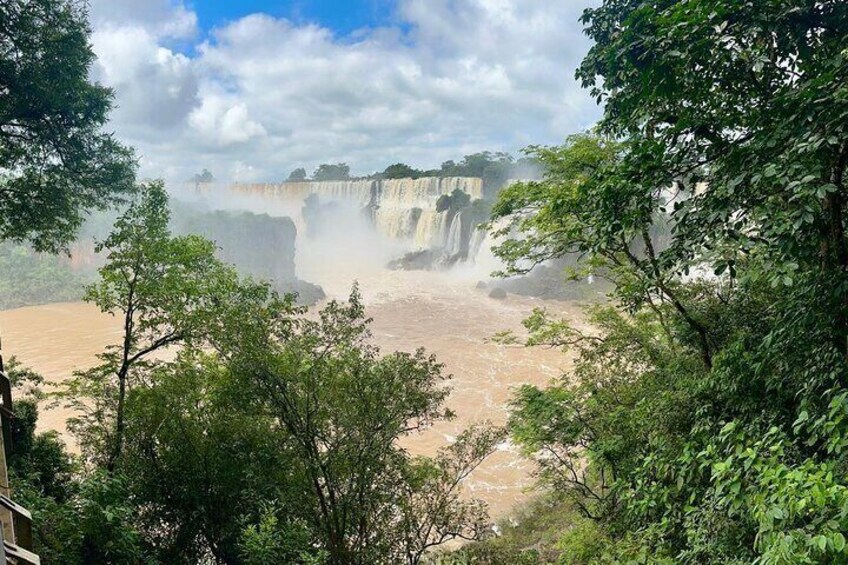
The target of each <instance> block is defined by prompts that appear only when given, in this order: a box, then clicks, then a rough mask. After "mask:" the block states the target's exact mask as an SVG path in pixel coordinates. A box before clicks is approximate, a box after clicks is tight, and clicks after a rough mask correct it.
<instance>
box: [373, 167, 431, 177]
mask: <svg viewBox="0 0 848 565" xmlns="http://www.w3.org/2000/svg"><path fill="white" fill-rule="evenodd" d="M425 174H426V173H425V171H421V170H419V169H415V168H413V167H410V166H409V165H407V164H406V163H395V164H394V165H389V166H388V167H386V169H385V170H384V171H383V172H382V173H378V176H379V177H380V178H383V179H417V178H420V177H423V176H424V175H425Z"/></svg>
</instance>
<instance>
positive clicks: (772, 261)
mask: <svg viewBox="0 0 848 565" xmlns="http://www.w3.org/2000/svg"><path fill="white" fill-rule="evenodd" d="M583 21H584V23H585V24H586V25H587V32H588V34H589V36H590V37H591V38H592V39H593V40H594V41H595V46H594V47H593V48H592V50H591V51H590V53H589V55H588V56H587V57H586V59H585V60H584V62H583V65H582V66H581V68H580V70H579V72H578V76H579V78H581V79H582V80H583V82H584V84H586V85H587V86H588V87H590V88H591V89H592V91H593V94H594V95H595V96H597V97H598V100H599V101H601V102H604V104H605V117H604V120H603V122H602V124H601V126H600V129H599V131H598V132H597V133H594V134H582V135H577V136H572V137H570V138H569V139H568V140H567V142H566V144H565V145H564V146H562V147H552V148H548V147H534V148H531V149H530V152H531V154H532V155H534V156H536V157H537V158H538V159H539V160H540V161H541V162H542V163H543V164H544V165H545V168H546V170H547V175H546V176H545V178H544V179H543V180H542V181H539V182H530V183H522V184H518V185H514V186H511V187H509V188H507V189H505V190H504V191H503V192H502V193H501V195H500V198H499V200H498V202H497V203H496V204H495V206H494V210H493V216H494V218H495V219H496V220H499V221H500V222H503V224H499V227H502V229H501V230H500V235H501V236H503V237H504V238H505V241H504V242H503V243H502V245H501V246H500V248H499V249H498V250H497V253H498V254H499V255H500V256H501V257H502V258H503V259H505V260H506V262H507V266H508V272H511V273H515V272H524V271H527V270H529V269H532V268H533V267H534V266H535V265H537V264H539V263H541V262H545V261H548V260H550V259H559V258H563V257H575V258H576V259H577V263H576V265H575V267H574V269H573V273H572V274H573V276H575V277H580V276H585V275H586V274H587V273H591V274H594V275H596V276H602V277H605V278H608V279H610V280H611V281H612V282H613V283H614V285H615V286H614V291H613V297H614V298H616V299H617V303H616V307H615V308H604V309H595V310H593V311H591V312H590V313H589V322H590V325H591V326H592V328H593V329H592V330H591V331H589V332H587V331H583V330H580V329H578V328H576V327H575V326H574V324H573V323H572V321H570V320H557V319H553V318H551V317H549V316H548V315H547V314H545V313H544V312H543V311H537V312H534V314H533V315H532V316H531V317H530V318H529V319H528V320H527V322H526V324H525V325H526V327H527V330H528V332H529V339H528V340H527V343H528V344H529V345H547V346H553V347H561V348H564V349H570V350H572V351H573V353H574V355H575V363H574V368H573V370H572V371H571V372H570V374H568V375H564V376H563V377H562V378H561V379H559V380H557V381H556V382H554V383H552V385H551V386H550V387H548V388H545V389H539V388H536V387H524V388H522V389H521V390H520V391H519V393H518V395H517V396H516V399H515V401H514V405H513V413H512V418H511V422H510V428H511V431H512V435H513V438H514V439H515V440H516V441H517V442H518V443H519V444H520V445H521V446H522V448H523V449H524V450H525V453H527V454H528V455H530V456H532V457H535V458H536V460H537V462H538V465H539V478H540V480H541V482H542V483H543V484H544V485H546V486H547V487H548V488H551V489H553V490H554V491H556V492H557V493H558V494H559V495H560V496H563V497H564V498H565V499H566V500H568V501H570V503H571V504H574V505H575V507H576V508H578V509H579V510H580V512H581V513H582V514H583V516H584V517H586V518H588V519H590V520H593V521H594V522H595V523H596V524H597V527H598V528H599V532H600V534H601V539H603V540H607V541H605V542H604V543H599V544H597V545H596V544H595V543H594V541H592V540H593V536H589V537H588V539H589V540H590V541H591V543H586V544H582V543H580V542H579V538H580V535H579V532H580V530H571V531H572V532H575V533H574V535H575V536H576V538H572V541H575V540H576V542H575V543H576V545H574V546H572V545H569V543H568V540H564V545H561V546H560V548H561V550H562V551H563V552H565V551H566V550H568V551H570V550H571V549H575V550H577V549H580V552H579V555H571V556H570V557H563V558H564V559H569V560H576V559H582V560H584V561H586V562H599V563H606V562H616V563H618V562H650V563H665V562H668V563H751V562H756V563H775V564H776V563H844V562H846V561H848V552H846V549H845V540H844V536H845V532H846V531H848V524H846V513H845V512H846V509H848V504H846V498H845V496H846V494H845V493H846V491H845V489H846V488H848V483H846V480H845V477H846V474H845V469H846V468H848V467H846V463H848V462H847V461H846V458H845V457H846V455H845V447H846V446H848V443H846V441H845V440H846V435H845V431H844V430H845V429H846V428H845V426H846V423H848V417H846V411H845V401H846V398H848V392H846V384H848V376H847V375H848V341H846V336H848V315H846V312H848V306H847V305H848V299H846V297H848V293H846V289H848V285H846V279H845V272H846V271H845V269H846V266H848V253H846V251H845V250H846V241H845V235H844V230H845V226H844V224H845V221H844V207H845V198H846V194H845V192H846V188H848V187H846V185H845V180H844V179H845V173H846V167H848V141H846V140H848V131H846V130H845V124H846V123H848V121H846V116H848V97H846V90H845V85H846V84H848V80H846V78H848V65H847V64H846V60H847V59H846V52H845V45H846V39H848V6H846V5H845V4H844V3H843V2H836V1H825V2H815V3H805V2H797V1H792V0H781V1H776V2H766V3H751V2H744V1H738V2H718V1H714V0H696V1H687V2H682V1H668V2H658V3H638V2H627V1H618V0H607V1H605V2H603V4H602V5H600V6H599V7H596V8H591V9H589V10H587V11H586V13H585V15H584V18H583ZM710 271H712V272H713V274H712V275H707V274H706V273H709V272H710ZM499 338H500V339H502V340H508V339H515V337H514V336H511V335H501V336H500V337H499ZM547 547H554V548H555V547H556V545H555V544H549V545H547ZM583 550H585V551H583Z"/></svg>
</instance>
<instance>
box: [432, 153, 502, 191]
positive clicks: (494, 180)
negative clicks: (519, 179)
mask: <svg viewBox="0 0 848 565" xmlns="http://www.w3.org/2000/svg"><path fill="white" fill-rule="evenodd" d="M513 163H514V159H513V157H512V155H510V154H508V153H501V152H496V153H492V152H490V151H483V152H482V153H474V154H471V155H466V156H465V157H463V159H462V161H460V162H459V163H456V162H454V161H445V162H444V163H442V166H441V168H440V169H439V176H443V177H478V178H481V179H483V189H484V190H485V191H487V193H490V194H492V193H494V191H495V190H496V189H498V188H500V187H501V186H503V185H504V183H506V181H507V180H508V179H509V175H510V171H511V170H512V167H513Z"/></svg>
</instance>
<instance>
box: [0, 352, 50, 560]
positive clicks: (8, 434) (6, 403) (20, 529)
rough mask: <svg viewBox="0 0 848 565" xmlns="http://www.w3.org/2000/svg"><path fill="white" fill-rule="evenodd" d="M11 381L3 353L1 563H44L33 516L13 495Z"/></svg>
mask: <svg viewBox="0 0 848 565" xmlns="http://www.w3.org/2000/svg"><path fill="white" fill-rule="evenodd" d="M14 417H15V412H14V411H13V410H12V383H11V382H10V381H9V377H8V375H6V371H5V368H4V367H3V355H2V353H0V423H2V426H0V434H2V436H3V437H2V438H0V445H2V449H0V523H2V527H0V541H2V543H1V544H0V565H6V564H7V563H13V564H14V563H17V564H21V565H41V560H40V559H39V558H38V555H36V554H35V553H33V552H32V549H33V544H32V515H31V514H30V513H29V511H28V510H27V509H26V508H24V507H23V506H21V505H19V504H17V503H16V502H15V501H13V500H12V498H11V494H12V493H11V489H10V488H9V467H8V465H7V463H6V459H7V455H8V454H9V453H11V452H12V419H13V418H14Z"/></svg>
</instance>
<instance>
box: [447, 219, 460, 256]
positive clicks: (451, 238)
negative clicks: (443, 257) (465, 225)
mask: <svg viewBox="0 0 848 565" xmlns="http://www.w3.org/2000/svg"><path fill="white" fill-rule="evenodd" d="M461 251H462V212H460V213H458V214H456V215H455V216H454V217H453V221H452V222H451V225H450V230H449V231H448V240H447V243H446V244H445V253H447V255H448V257H452V256H454V255H456V254H458V253H460V252H461Z"/></svg>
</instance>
